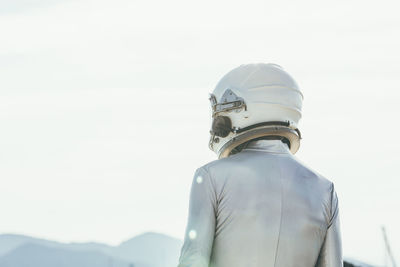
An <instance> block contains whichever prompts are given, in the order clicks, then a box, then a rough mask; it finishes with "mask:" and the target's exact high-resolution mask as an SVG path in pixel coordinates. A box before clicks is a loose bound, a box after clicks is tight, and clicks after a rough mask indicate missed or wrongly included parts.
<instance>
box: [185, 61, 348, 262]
mask: <svg viewBox="0 0 400 267" xmlns="http://www.w3.org/2000/svg"><path fill="white" fill-rule="evenodd" d="M302 100H303V95H302V93H301V91H300V89H299V87H298V85H297V83H296V82H295V80H294V79H293V78H292V77H291V76H290V75H289V74H288V73H287V72H286V71H285V70H283V68H282V67H280V66H278V65H275V64H248V65H241V66H240V67H238V68H235V69H233V70H232V71H230V72H229V73H227V74H226V75H225V76H224V77H223V78H222V79H221V80H220V81H219V83H218V84H217V86H216V88H215V90H214V91H213V93H212V94H211V96H210V101H211V106H212V120H213V121H212V127H211V131H210V134H211V136H210V143H209V146H210V149H211V150H213V151H214V152H215V153H216V154H217V155H218V158H219V159H218V160H215V161H212V162H210V163H208V164H206V165H204V166H202V167H200V168H199V169H197V171H196V173H195V175H194V178H193V182H192V187H191V193H190V203H189V218H188V222H187V227H186V232H185V240H184V244H183V246H182V249H181V255H180V257H179V265H178V267H314V266H320V267H340V266H343V263H342V262H343V261H342V249H341V236H340V223H339V210H338V198H337V195H336V192H335V188H334V185H333V183H332V182H331V181H329V180H327V179H326V178H324V177H323V176H321V175H320V174H319V173H317V172H315V171H313V170H311V169H309V168H308V167H306V166H304V165H303V164H302V163H301V162H300V161H299V160H298V159H297V158H295V157H294V156H293V154H295V153H296V152H297V150H298V149H299V145H300V139H301V135H300V131H299V130H298V128H297V126H298V122H299V120H300V118H301V108H302Z"/></svg>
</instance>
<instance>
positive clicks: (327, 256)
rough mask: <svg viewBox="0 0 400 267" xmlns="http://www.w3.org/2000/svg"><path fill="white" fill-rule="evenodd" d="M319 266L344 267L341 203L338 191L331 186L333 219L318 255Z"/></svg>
mask: <svg viewBox="0 0 400 267" xmlns="http://www.w3.org/2000/svg"><path fill="white" fill-rule="evenodd" d="M316 266H317V267H342V266H343V257H342V240H341V234H340V220H339V205H338V198H337V195H336V191H335V189H334V186H333V184H332V188H331V219H330V221H329V224H328V229H327V232H326V235H325V240H324V243H323V245H322V247H321V251H320V254H319V257H318V262H317V265H316Z"/></svg>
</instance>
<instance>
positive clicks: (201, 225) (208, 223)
mask: <svg viewBox="0 0 400 267" xmlns="http://www.w3.org/2000/svg"><path fill="white" fill-rule="evenodd" d="M216 202H217V201H216V194H215V189H214V186H213V182H212V180H211V177H210V175H209V173H208V172H207V171H206V170H204V169H203V168H200V169H198V170H197V171H196V173H195V175H194V178H193V182H192V187H191V191H190V201H189V217H188V222H187V226H186V231H185V238H184V243H183V246H182V249H181V255H180V257H179V264H178V267H208V266H209V263H210V256H211V251H212V246H213V242H214V234H215V222H216V217H215V216H216V212H215V210H216Z"/></svg>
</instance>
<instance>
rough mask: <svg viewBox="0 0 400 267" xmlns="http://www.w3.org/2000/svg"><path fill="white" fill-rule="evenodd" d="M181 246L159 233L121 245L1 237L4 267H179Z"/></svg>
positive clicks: (0, 256) (0, 265)
mask: <svg viewBox="0 0 400 267" xmlns="http://www.w3.org/2000/svg"><path fill="white" fill-rule="evenodd" d="M181 246H182V241H180V240H179V239H176V238H173V237H170V236H167V235H164V234H159V233H145V234H142V235H139V236H136V237H134V238H132V239H130V240H128V241H125V242H123V243H121V244H120V245H119V246H109V245H106V244H101V243H69V244H66V243H60V242H54V241H49V240H44V239H39V238H32V237H28V236H23V235H9V234H8V235H0V267H55V266H57V267H69V266H73V267H101V266H107V267H176V266H177V264H178V258H179V252H180V248H181ZM46 255H47V256H46ZM67 258H68V260H66V259H67ZM96 259H97V260H98V261H97V262H96ZM57 260H58V263H57V264H55V261H57ZM33 263H35V264H33ZM24 264H28V265H24ZM29 264H31V265H29ZM32 264H33V265H32ZM63 264H65V265H63ZM70 264H72V265H70ZM102 264H108V265H102Z"/></svg>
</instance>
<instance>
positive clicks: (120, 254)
mask: <svg viewBox="0 0 400 267" xmlns="http://www.w3.org/2000/svg"><path fill="white" fill-rule="evenodd" d="M181 247H182V241H181V240H179V239H176V238H173V237H170V236H167V235H164V234H159V233H144V234H141V235H138V236H136V237H134V238H132V239H129V240H127V241H125V242H123V243H121V244H120V245H119V246H109V245H106V244H101V243H68V244H67V243H60V242H54V241H49V240H45V239H39V238H33V237H29V236H23V235H10V234H7V235H0V267H176V266H177V265H178V259H179V254H180V249H181ZM344 266H345V267H373V266H372V265H368V264H365V263H362V262H359V261H356V260H353V259H346V260H345V265H344Z"/></svg>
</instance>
